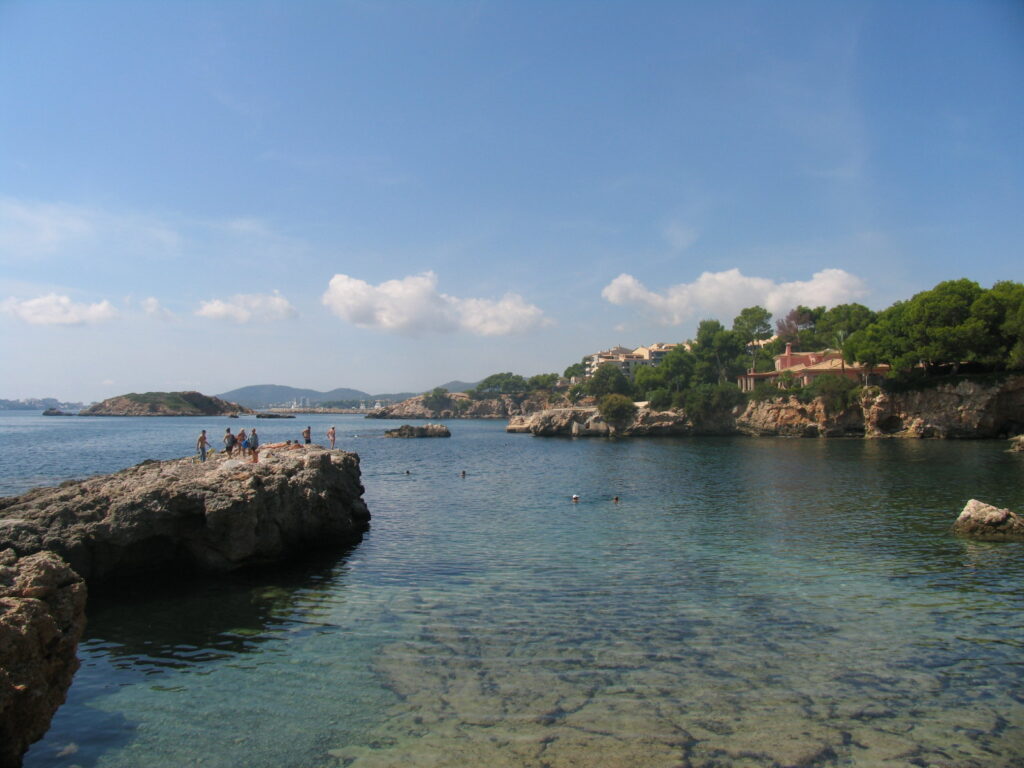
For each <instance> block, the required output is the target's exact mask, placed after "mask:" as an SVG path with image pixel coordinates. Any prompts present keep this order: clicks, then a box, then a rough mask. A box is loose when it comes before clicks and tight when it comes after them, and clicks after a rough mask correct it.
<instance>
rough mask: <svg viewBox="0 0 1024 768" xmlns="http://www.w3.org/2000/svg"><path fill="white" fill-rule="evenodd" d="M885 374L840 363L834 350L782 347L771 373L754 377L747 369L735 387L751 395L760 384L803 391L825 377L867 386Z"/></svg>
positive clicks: (882, 370)
mask: <svg viewBox="0 0 1024 768" xmlns="http://www.w3.org/2000/svg"><path fill="white" fill-rule="evenodd" d="M888 371H889V366H888V365H874V366H866V365H862V364H861V363H847V362H846V361H845V360H843V353H842V352H840V351H839V350H837V349H823V350H820V351H818V352H794V351H793V345H792V344H786V351H785V352H783V353H782V354H781V355H775V370H774V371H763V372H760V373H758V372H755V371H754V370H753V369H750V370H749V371H747V372H746V373H745V374H744V375H743V376H740V377H739V378H738V379H737V380H736V383H737V384H738V385H739V387H740V390H741V391H742V392H753V391H754V387H755V386H757V384H758V383H759V382H762V381H763V382H769V383H771V384H775V386H777V387H779V389H785V388H786V383H787V381H792V383H793V385H794V386H802V387H806V386H807V385H808V384H810V383H811V382H812V381H814V380H815V379H816V378H817V377H818V376H821V375H823V374H826V373H828V374H832V375H834V376H842V377H843V378H847V379H850V380H852V381H856V382H858V383H860V384H871V383H876V382H877V381H878V379H880V378H881V377H882V376H884V375H885V374H886V373H887V372H888ZM786 374H789V375H788V376H787V375H786Z"/></svg>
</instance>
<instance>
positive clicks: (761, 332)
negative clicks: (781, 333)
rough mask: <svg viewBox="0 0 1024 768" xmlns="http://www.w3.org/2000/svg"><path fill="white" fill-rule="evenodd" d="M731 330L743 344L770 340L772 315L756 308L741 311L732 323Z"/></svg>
mask: <svg viewBox="0 0 1024 768" xmlns="http://www.w3.org/2000/svg"><path fill="white" fill-rule="evenodd" d="M732 330H733V333H735V334H737V335H738V336H739V338H740V340H741V341H742V342H743V343H744V344H750V343H751V342H753V341H762V340H764V339H768V338H771V335H772V313H771V312H769V311H768V310H767V309H765V308H764V307H758V306H754V307H747V308H746V309H741V310H740V313H739V314H738V315H736V317H735V318H734V319H733V321H732Z"/></svg>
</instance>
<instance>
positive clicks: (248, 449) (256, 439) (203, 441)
mask: <svg viewBox="0 0 1024 768" xmlns="http://www.w3.org/2000/svg"><path fill="white" fill-rule="evenodd" d="M223 439H224V453H225V454H227V455H228V456H231V455H232V454H233V453H235V452H236V451H237V452H238V454H239V455H240V456H249V457H250V458H249V461H250V462H252V463H253V464H255V463H256V462H258V461H259V460H260V436H259V435H257V434H256V427H253V428H252V429H250V430H249V434H248V435H247V434H245V430H244V429H240V430H238V434H237V435H233V434H231V427H228V428H227V429H225V430H224V438H223ZM210 450H211V445H210V439H209V438H208V437H207V436H206V430H205V429H204V430H202V431H201V432H200V433H199V437H198V438H197V439H196V451H197V452H198V453H199V460H200V461H206V454H207V452H209V451H210Z"/></svg>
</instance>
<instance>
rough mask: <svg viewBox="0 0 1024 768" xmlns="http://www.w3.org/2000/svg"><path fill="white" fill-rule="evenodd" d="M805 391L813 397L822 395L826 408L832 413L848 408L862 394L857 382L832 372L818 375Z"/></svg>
mask: <svg viewBox="0 0 1024 768" xmlns="http://www.w3.org/2000/svg"><path fill="white" fill-rule="evenodd" d="M804 391H805V394H806V395H807V396H809V397H811V398H815V397H820V398H821V399H822V400H823V401H824V403H825V409H826V410H827V411H830V412H832V413H837V412H839V411H842V410H844V409H846V408H848V407H849V406H850V405H852V404H853V403H854V402H855V401H856V399H857V397H858V396H859V395H860V387H859V386H858V385H857V382H855V381H851V380H850V379H848V378H846V377H845V376H836V375H835V374H832V373H825V374H822V375H821V376H818V377H817V378H815V379H814V381H812V382H811V383H810V384H808V385H807V387H806V388H805V390H804Z"/></svg>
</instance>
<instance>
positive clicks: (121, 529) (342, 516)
mask: <svg viewBox="0 0 1024 768" xmlns="http://www.w3.org/2000/svg"><path fill="white" fill-rule="evenodd" d="M362 494H363V486H362V484H361V482H360V472H359V457H358V456H356V455H355V454H352V453H346V452H345V451H340V450H333V451H332V450H325V449H323V448H320V447H319V446H315V445H308V446H299V445H290V446H283V445H282V446H272V445H268V446H264V448H263V449H262V450H261V452H260V461H259V463H250V462H248V461H240V460H238V459H232V458H227V457H225V456H224V455H223V454H216V455H215V457H213V458H211V459H210V460H209V461H207V462H205V463H200V462H197V461H195V460H194V459H177V460H173V461H144V462H142V463H141V464H139V465H137V466H135V467H131V468H129V469H125V470H122V471H120V472H116V473H114V474H112V475H104V476H99V477H93V478H89V479H87V480H81V481H69V482H66V483H62V484H61V485H59V486H57V487H55V488H37V489H35V490H33V491H29V492H28V493H26V494H24V495H22V496H15V497H10V498H4V499H0V549H4V548H10V549H13V550H14V551H15V552H16V553H17V554H18V555H19V556H22V557H24V556H27V555H30V554H33V553H35V552H42V551H52V552H54V553H56V554H58V555H59V556H61V557H62V558H64V559H65V560H66V561H67V562H68V564H70V565H71V567H72V568H74V569H75V571H77V572H78V573H79V574H81V576H82V577H84V578H85V579H86V580H87V581H88V582H90V584H91V583H93V582H101V581H105V580H108V579H111V578H113V577H114V576H117V575H124V574H136V573H154V574H159V573H168V572H170V573H174V574H179V573H181V572H189V571H193V572H194V571H200V572H201V571H211V572H217V571H228V570H233V569H236V568H240V567H243V566H249V565H255V564H260V563H267V562H274V561H279V560H285V559H288V558H290V557H293V556H297V555H300V554H302V553H304V552H306V551H307V550H308V549H309V548H310V547H313V546H329V545H342V544H345V543H350V542H354V541H356V540H358V538H359V537H360V536H361V535H362V532H363V531H365V530H366V529H367V528H368V527H369V519H370V513H369V511H368V510H367V508H366V504H365V503H364V502H363V498H362Z"/></svg>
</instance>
